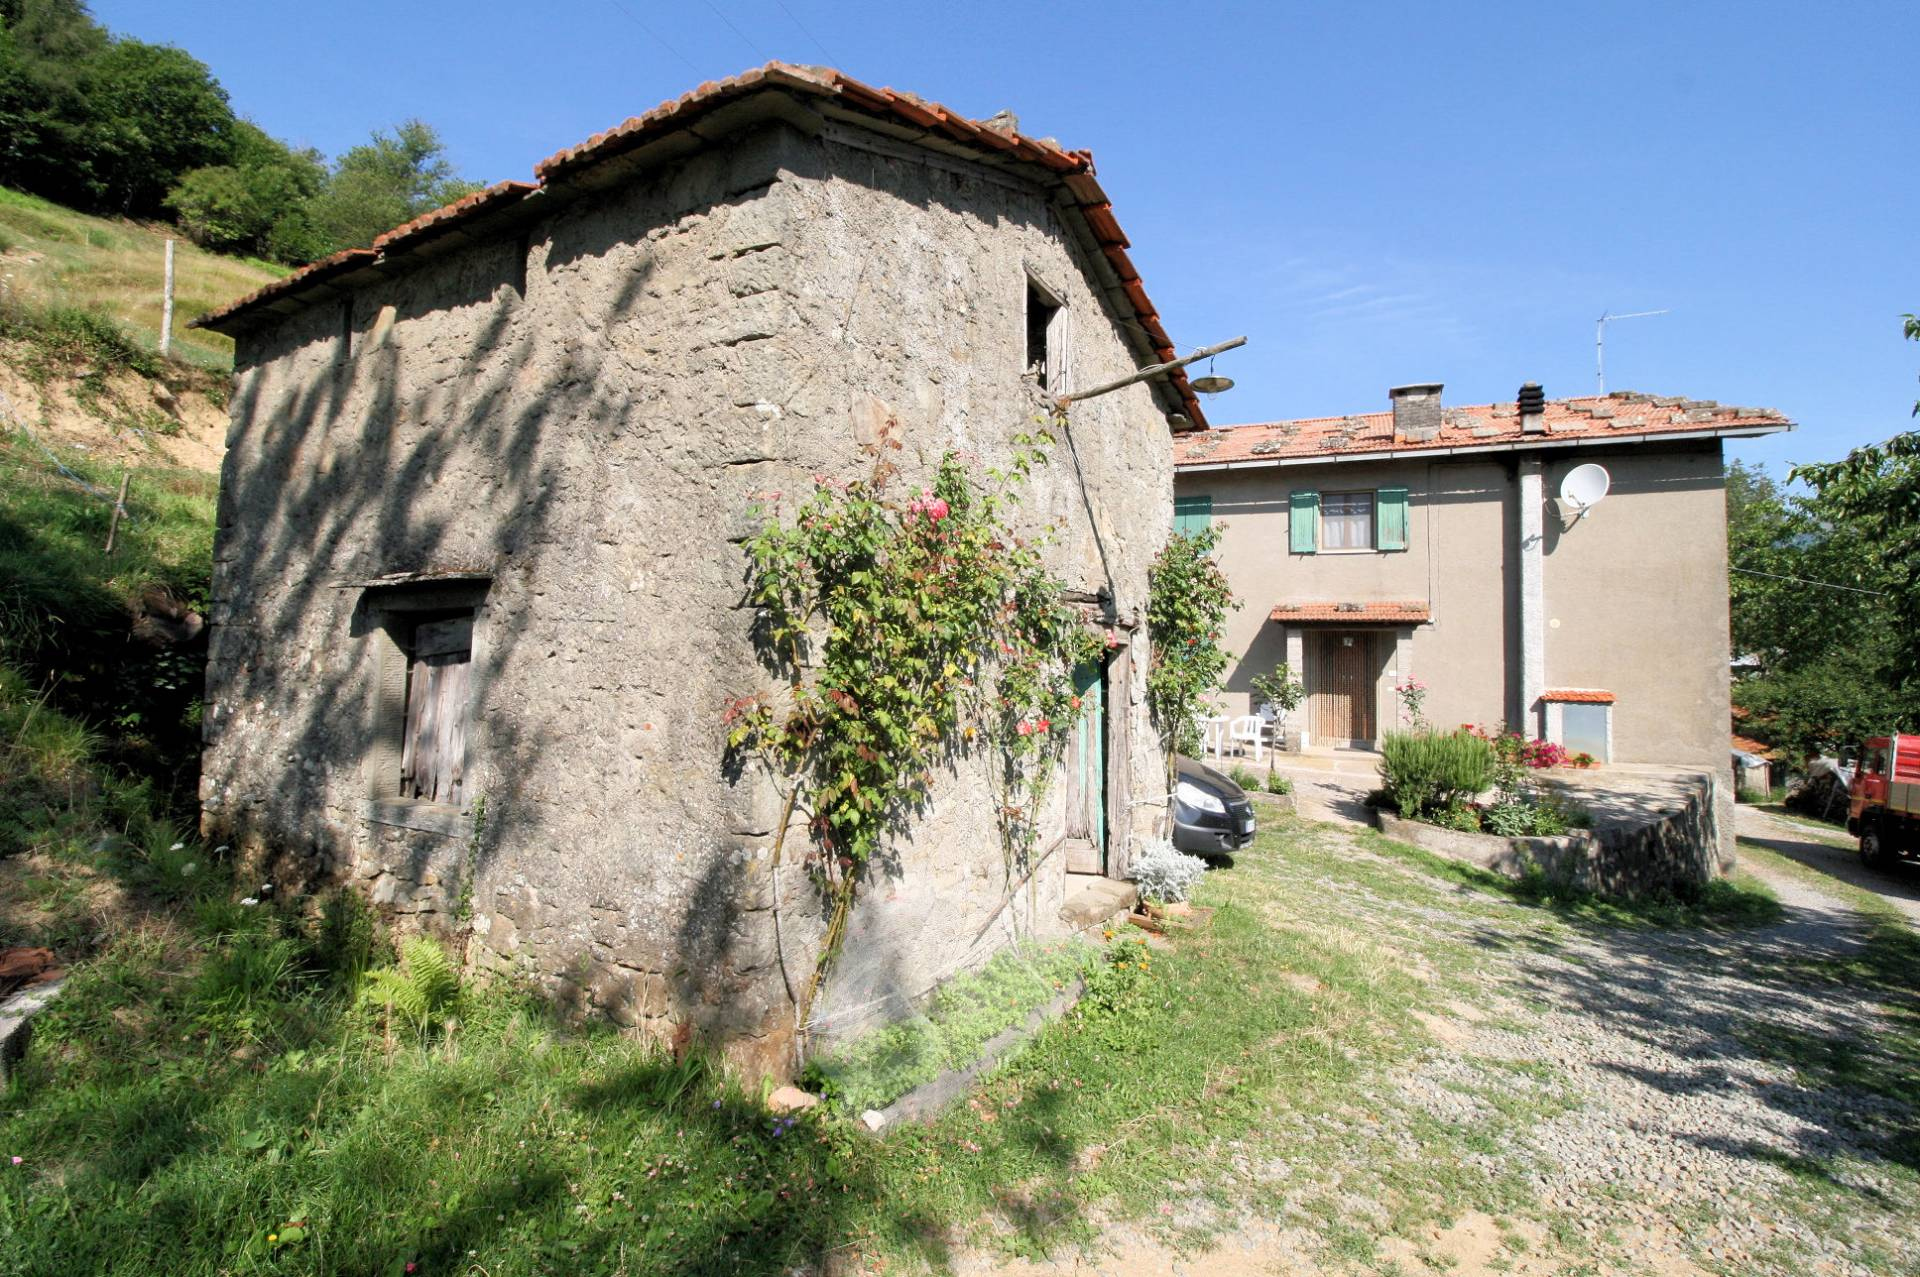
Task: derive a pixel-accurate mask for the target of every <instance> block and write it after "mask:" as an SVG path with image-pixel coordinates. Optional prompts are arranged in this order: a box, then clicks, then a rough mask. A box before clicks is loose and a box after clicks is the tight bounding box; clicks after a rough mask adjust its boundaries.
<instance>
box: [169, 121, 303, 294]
mask: <svg viewBox="0 0 1920 1277" xmlns="http://www.w3.org/2000/svg"><path fill="white" fill-rule="evenodd" d="M232 151H233V157H232V162H231V163H227V164H218V165H209V166H207V167H205V168H197V169H194V170H192V171H191V172H189V173H187V174H186V175H185V176H184V177H182V178H181V179H180V181H179V182H178V183H177V184H175V186H174V188H173V190H172V191H170V192H169V193H168V194H167V204H168V206H169V207H170V208H172V209H173V210H174V211H175V212H176V213H177V214H178V215H179V218H180V225H181V226H182V228H184V229H185V230H186V232H187V234H188V235H190V236H192V238H193V240H194V242H195V243H198V244H200V245H202V246H204V247H207V248H211V249H215V250H217V251H219V252H228V253H251V254H254V255H255V256H259V257H271V258H276V259H278V260H281V261H308V260H311V259H312V258H315V257H320V256H324V255H325V254H326V253H327V251H328V246H327V243H326V241H325V240H324V239H322V237H321V235H320V233H319V231H318V230H317V229H316V228H315V227H314V225H313V219H312V216H311V213H310V211H309V207H308V206H309V204H310V203H311V202H312V200H313V198H314V197H315V196H316V195H318V194H319V193H320V191H321V190H322V189H323V188H324V186H325V185H326V181H327V168H326V161H325V160H324V159H323V158H322V157H321V155H320V153H319V152H317V151H313V150H302V151H296V150H293V149H292V148H291V147H289V146H287V144H286V143H284V142H282V141H280V140H279V139H278V138H274V137H270V136H268V135H267V133H265V132H264V131H263V130H261V129H260V128H259V127H258V126H257V125H255V124H253V123H251V122H250V121H247V120H241V121H239V122H238V123H237V124H236V126H235V130H234V145H233V148H232Z"/></svg>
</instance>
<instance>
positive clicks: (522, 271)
mask: <svg viewBox="0 0 1920 1277" xmlns="http://www.w3.org/2000/svg"><path fill="white" fill-rule="evenodd" d="M532 251H533V237H532V236H531V235H522V236H521V237H520V240H519V243H517V244H516V245H515V246H514V253H513V291H514V294H515V295H516V296H518V297H519V298H520V300H521V301H525V300H526V299H527V254H528V253H531V252H532Z"/></svg>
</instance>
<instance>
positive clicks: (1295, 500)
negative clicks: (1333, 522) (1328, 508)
mask: <svg viewBox="0 0 1920 1277" xmlns="http://www.w3.org/2000/svg"><path fill="white" fill-rule="evenodd" d="M1287 539H1288V546H1287V548H1288V549H1289V550H1291V551H1292V552H1293V553H1294V554H1312V553H1314V552H1315V551H1317V550H1318V549H1319V548H1320V494H1319V493H1318V492H1295V493H1291V494H1290V499H1289V504H1288V509H1287Z"/></svg>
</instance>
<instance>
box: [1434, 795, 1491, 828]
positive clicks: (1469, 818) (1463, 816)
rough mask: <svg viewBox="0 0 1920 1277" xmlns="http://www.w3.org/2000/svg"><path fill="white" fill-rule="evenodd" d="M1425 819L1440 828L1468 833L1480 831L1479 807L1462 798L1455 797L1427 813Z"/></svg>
mask: <svg viewBox="0 0 1920 1277" xmlns="http://www.w3.org/2000/svg"><path fill="white" fill-rule="evenodd" d="M1427 819H1428V820H1430V821H1432V822H1433V823H1434V824H1436V825H1439V826H1440V827H1441V828H1442V829H1457V830H1459V831H1461V832H1462V833H1469V834H1474V833H1479V832H1480V809H1479V808H1478V807H1475V806H1474V805H1473V804H1472V803H1470V802H1468V801H1466V800H1465V799H1464V798H1455V799H1453V800H1452V801H1451V802H1449V803H1448V804H1447V805H1446V806H1445V807H1442V808H1440V809H1439V810H1438V811H1433V812H1429V813H1427Z"/></svg>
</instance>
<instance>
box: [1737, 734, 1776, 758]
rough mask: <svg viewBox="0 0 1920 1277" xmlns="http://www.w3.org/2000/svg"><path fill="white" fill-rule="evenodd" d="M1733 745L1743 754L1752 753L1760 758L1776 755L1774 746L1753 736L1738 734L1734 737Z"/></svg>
mask: <svg viewBox="0 0 1920 1277" xmlns="http://www.w3.org/2000/svg"><path fill="white" fill-rule="evenodd" d="M1732 745H1733V747H1734V748H1735V749H1737V750H1739V751H1740V752H1741V753H1743V754H1752V755H1754V756H1756V757H1758V758H1773V757H1776V755H1775V754H1774V752H1773V746H1771V745H1769V744H1767V743H1765V742H1764V741H1757V740H1755V739H1754V738H1753V737H1751V736H1738V735H1736V736H1734V737H1733V738H1732Z"/></svg>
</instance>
